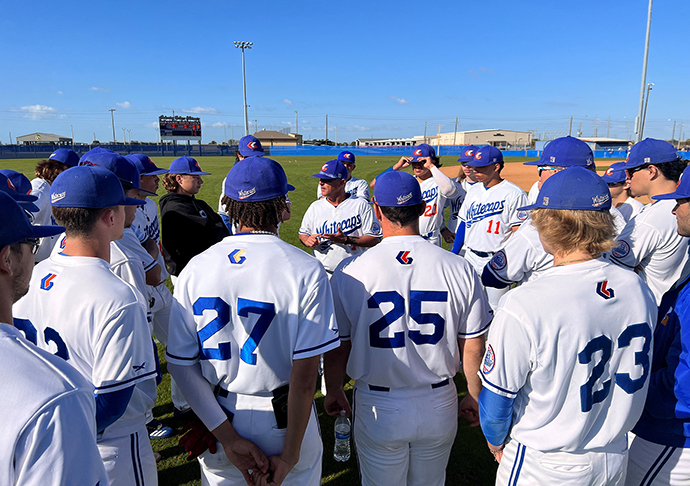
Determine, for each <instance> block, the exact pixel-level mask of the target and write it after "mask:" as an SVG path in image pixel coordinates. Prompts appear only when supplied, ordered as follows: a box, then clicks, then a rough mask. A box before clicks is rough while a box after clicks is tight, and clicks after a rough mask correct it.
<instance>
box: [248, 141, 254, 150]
mask: <svg viewBox="0 0 690 486" xmlns="http://www.w3.org/2000/svg"><path fill="white" fill-rule="evenodd" d="M247 147H249V148H250V149H252V150H256V142H249V143H248V144H247Z"/></svg>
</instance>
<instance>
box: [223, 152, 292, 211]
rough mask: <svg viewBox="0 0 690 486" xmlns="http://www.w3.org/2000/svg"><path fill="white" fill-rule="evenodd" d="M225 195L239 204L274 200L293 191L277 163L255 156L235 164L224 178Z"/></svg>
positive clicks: (281, 167)
mask: <svg viewBox="0 0 690 486" xmlns="http://www.w3.org/2000/svg"><path fill="white" fill-rule="evenodd" d="M224 189H225V190H224V192H225V195H226V196H228V197H229V198H230V199H233V200H235V201H240V202H258V201H267V200H269V199H275V198H277V197H281V196H285V195H287V193H288V191H294V190H295V186H293V185H291V184H288V181H287V176H286V175H285V170H284V169H283V166H281V165H280V164H279V163H278V162H276V161H275V160H272V159H268V158H266V157H261V156H255V157H247V158H246V159H243V160H240V161H239V162H236V163H235V165H234V166H233V168H232V169H230V172H228V176H227V177H226V178H225V188H224Z"/></svg>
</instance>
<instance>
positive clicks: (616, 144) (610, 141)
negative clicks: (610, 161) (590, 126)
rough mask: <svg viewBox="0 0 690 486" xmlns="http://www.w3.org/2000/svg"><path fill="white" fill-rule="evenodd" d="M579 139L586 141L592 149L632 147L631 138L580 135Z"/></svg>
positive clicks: (623, 148) (625, 148)
mask: <svg viewBox="0 0 690 486" xmlns="http://www.w3.org/2000/svg"><path fill="white" fill-rule="evenodd" d="M580 140H582V141H583V142H587V145H589V148H591V149H592V150H628V149H629V148H630V147H632V145H633V142H632V141H631V140H622V139H619V138H608V137H580Z"/></svg>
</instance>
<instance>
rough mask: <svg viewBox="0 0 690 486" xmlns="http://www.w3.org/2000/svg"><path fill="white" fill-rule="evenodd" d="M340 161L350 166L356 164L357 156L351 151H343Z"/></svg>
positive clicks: (339, 157) (340, 154)
mask: <svg viewBox="0 0 690 486" xmlns="http://www.w3.org/2000/svg"><path fill="white" fill-rule="evenodd" d="M338 160H339V161H341V162H349V163H350V164H354V163H355V154H353V153H352V152H350V151H349V150H343V151H342V152H340V153H339V154H338Z"/></svg>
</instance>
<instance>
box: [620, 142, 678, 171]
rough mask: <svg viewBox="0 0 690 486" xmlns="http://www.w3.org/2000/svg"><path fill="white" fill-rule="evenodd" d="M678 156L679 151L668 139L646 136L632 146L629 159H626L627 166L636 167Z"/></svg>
mask: <svg viewBox="0 0 690 486" xmlns="http://www.w3.org/2000/svg"><path fill="white" fill-rule="evenodd" d="M677 158H678V151H677V150H676V149H675V147H674V146H673V145H671V144H670V143H668V142H667V141H666V140H657V139H655V138H645V139H644V140H642V141H641V142H637V143H636V144H635V145H633V146H632V148H631V149H630V153H629V154H628V160H626V161H625V168H626V169H634V168H635V167H640V166H641V165H646V164H663V163H664V162H672V161H674V160H676V159H677Z"/></svg>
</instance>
